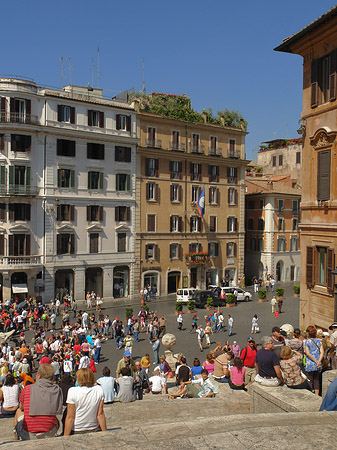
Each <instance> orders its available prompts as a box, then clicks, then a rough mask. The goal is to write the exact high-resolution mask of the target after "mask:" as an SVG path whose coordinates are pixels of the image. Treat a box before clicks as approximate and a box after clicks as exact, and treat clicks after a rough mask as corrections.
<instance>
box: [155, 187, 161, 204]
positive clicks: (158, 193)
mask: <svg viewBox="0 0 337 450" xmlns="http://www.w3.org/2000/svg"><path fill="white" fill-rule="evenodd" d="M159 195H160V191H159V185H158V183H156V184H155V185H154V199H155V200H156V202H159Z"/></svg>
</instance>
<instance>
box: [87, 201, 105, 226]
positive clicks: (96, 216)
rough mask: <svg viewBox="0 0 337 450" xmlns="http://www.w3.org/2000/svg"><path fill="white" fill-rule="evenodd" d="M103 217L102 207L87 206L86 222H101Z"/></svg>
mask: <svg viewBox="0 0 337 450" xmlns="http://www.w3.org/2000/svg"><path fill="white" fill-rule="evenodd" d="M103 218H104V208H103V206H98V205H88V206H87V221H88V222H102V221H103Z"/></svg>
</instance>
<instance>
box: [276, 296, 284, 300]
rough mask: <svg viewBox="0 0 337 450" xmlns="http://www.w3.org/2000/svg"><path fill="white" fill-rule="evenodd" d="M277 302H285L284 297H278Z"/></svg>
mask: <svg viewBox="0 0 337 450" xmlns="http://www.w3.org/2000/svg"><path fill="white" fill-rule="evenodd" d="M276 300H277V301H279V300H282V301H283V300H284V297H276Z"/></svg>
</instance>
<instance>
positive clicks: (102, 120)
mask: <svg viewBox="0 0 337 450" xmlns="http://www.w3.org/2000/svg"><path fill="white" fill-rule="evenodd" d="M98 125H99V127H100V128H104V112H102V111H100V112H99V118H98Z"/></svg>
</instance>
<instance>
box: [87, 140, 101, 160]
mask: <svg viewBox="0 0 337 450" xmlns="http://www.w3.org/2000/svg"><path fill="white" fill-rule="evenodd" d="M87 158H88V159H100V160H103V159H104V144H96V143H93V142H88V143H87Z"/></svg>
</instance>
